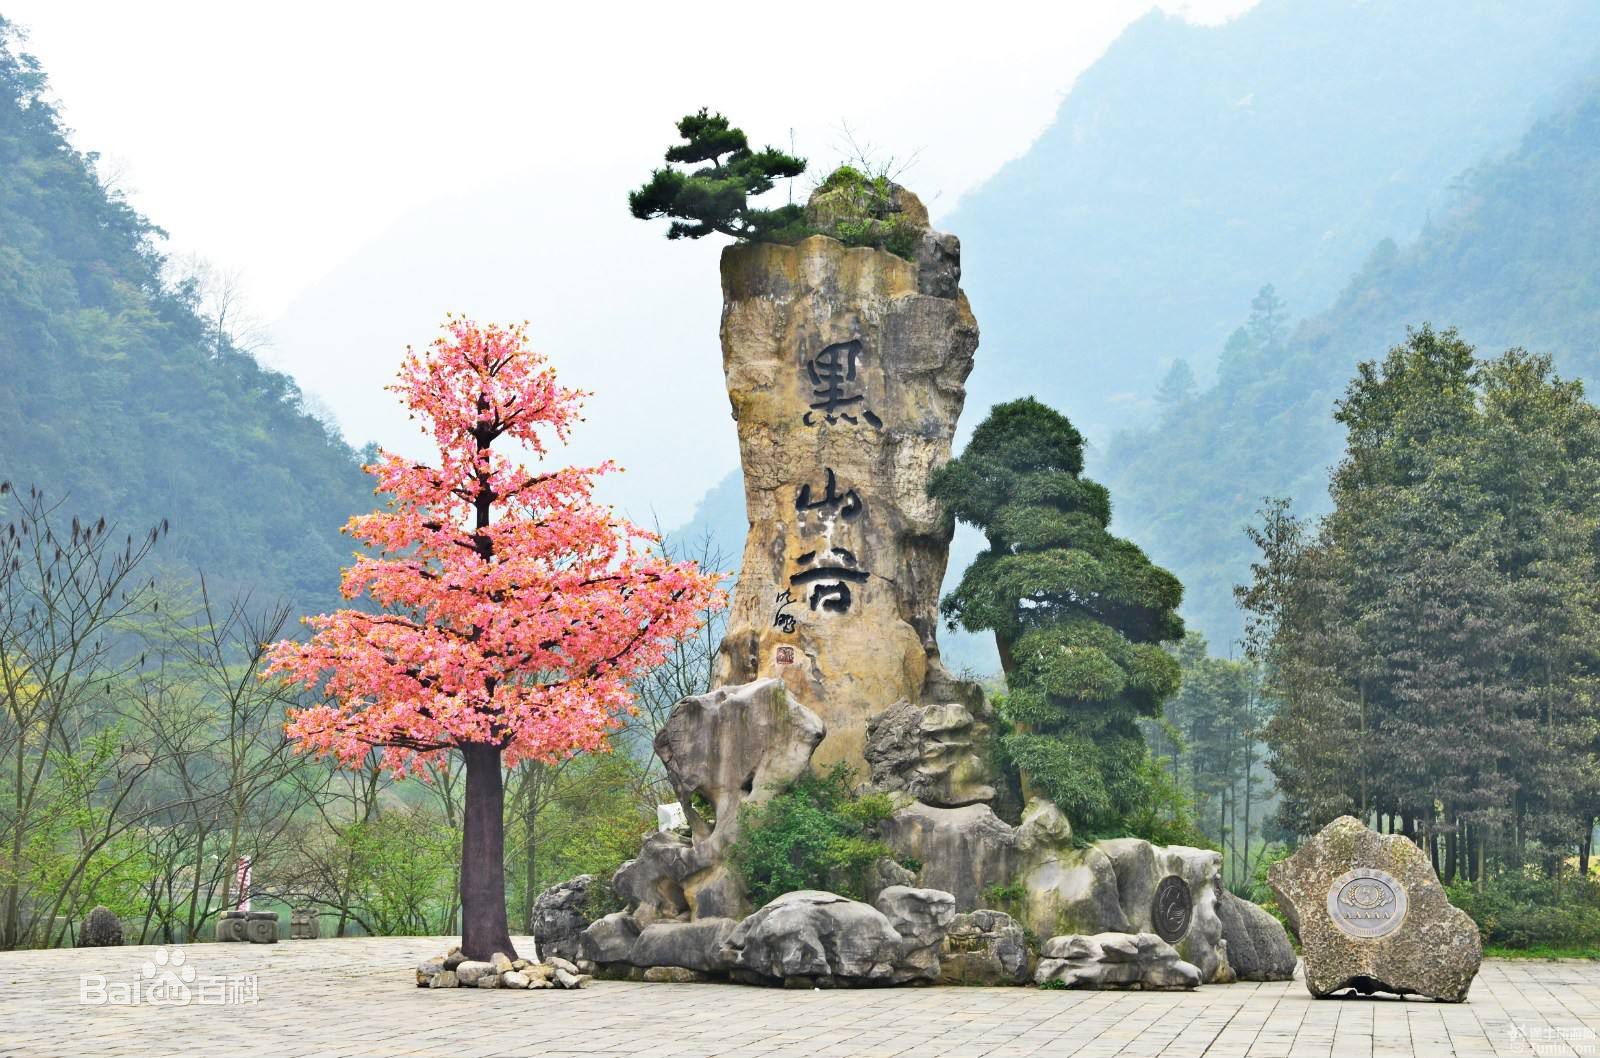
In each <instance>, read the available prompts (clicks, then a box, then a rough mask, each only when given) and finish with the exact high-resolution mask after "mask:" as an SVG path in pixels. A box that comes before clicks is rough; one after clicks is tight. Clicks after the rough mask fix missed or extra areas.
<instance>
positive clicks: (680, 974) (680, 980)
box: [644, 966, 711, 985]
mask: <svg viewBox="0 0 1600 1058" xmlns="http://www.w3.org/2000/svg"><path fill="white" fill-rule="evenodd" d="M644 979H645V980H646V981H652V982H657V983H660V984H669V985H689V984H699V983H701V982H703V981H709V980H711V978H710V977H709V976H708V975H706V974H703V973H701V972H700V971H699V970H691V969H689V968H688V967H687V966H652V967H650V968H649V969H647V970H646V971H645V972H644Z"/></svg>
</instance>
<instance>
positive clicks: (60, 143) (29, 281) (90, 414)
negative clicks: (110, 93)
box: [0, 20, 373, 612]
mask: <svg viewBox="0 0 1600 1058" xmlns="http://www.w3.org/2000/svg"><path fill="white" fill-rule="evenodd" d="M161 234H162V233H161V231H160V229H159V228H157V227H155V226H154V225H153V224H152V223H151V222H149V221H148V220H146V219H145V218H143V217H141V216H140V215H139V214H137V213H136V212H135V211H134V210H133V209H132V208H131V207H130V206H129V205H128V204H127V203H126V202H125V201H124V200H123V199H122V197H121V196H120V195H118V194H117V193H115V192H114V191H111V190H108V188H107V187H106V185H105V183H104V182H103V181H102V180H101V178H100V176H99V174H98V173H97V172H96V169H95V157H94V155H92V154H87V155H86V154H82V153H80V152H78V151H76V150H74V149H73V148H72V146H71V145H70V144H69V143H68V142H67V139H66V137H65V135H64V130H63V128H62V124H61V121H60V119H59V117H58V115H57V113H56V111H55V110H54V108H53V107H52V105H51V104H50V102H49V100H48V97H47V94H46V87H45V78H44V75H43V73H42V72H41V71H40V70H39V68H38V67H37V65H36V64H35V63H34V62H33V60H32V59H30V58H29V57H27V56H26V55H24V54H21V53H20V51H19V50H18V49H17V48H16V40H15V35H14V33H13V31H12V30H11V28H10V27H9V26H7V25H6V24H5V23H4V21H3V20H0V406H3V407H4V409H5V414H3V415H0V479H4V480H9V481H11V482H13V483H14V484H16V485H18V486H20V487H23V488H26V487H27V486H29V485H36V486H38V487H39V488H40V489H41V490H43V491H44V492H46V493H47V494H48V495H50V496H52V497H64V498H65V499H66V509H65V511H66V513H69V514H84V515H88V516H89V517H90V518H91V519H93V518H98V517H100V516H102V515H103V516H105V517H106V518H107V519H108V520H114V521H116V522H118V523H121V524H122V525H123V526H125V527H127V528H128V529H129V530H130V531H132V532H134V533H135V534H136V535H137V534H138V533H139V532H142V531H143V530H144V529H146V528H148V527H149V526H150V525H151V524H153V523H155V522H157V521H160V520H161V519H163V518H165V519H167V520H168V521H169V522H170V525H171V534H170V537H169V538H168V540H167V541H164V542H163V544H162V547H161V549H160V552H159V553H158V556H157V557H158V558H159V559H160V560H162V561H165V562H167V563H169V564H171V565H174V566H178V567H183V568H185V569H186V570H187V571H191V572H192V571H194V570H201V571H203V572H205V573H206V574H207V576H208V577H209V578H212V579H214V580H217V581H223V582H228V585H229V586H230V587H232V586H248V587H251V588H253V589H254V590H255V592H256V594H257V596H258V597H260V598H263V599H265V598H267V597H275V598H282V599H285V600H288V601H290V602H292V603H293V604H294V605H295V606H296V607H297V608H299V607H309V606H313V605H317V604H321V603H324V602H327V601H328V600H329V599H330V597H331V596H332V595H333V587H334V585H336V584H337V575H338V570H339V567H340V566H341V565H342V564H343V561H342V560H343V559H344V558H345V557H347V556H348V553H349V545H348V544H346V543H345V542H344V541H343V540H342V539H341V538H340V536H339V535H338V528H339V526H340V525H342V524H343V523H344V521H345V519H346V518H348V517H349V516H350V515H351V514H352V513H355V512H356V511H359V510H362V509H365V508H370V507H371V506H372V503H373V499H372V495H371V487H370V484H369V483H368V479H367V478H366V476H365V475H363V474H362V473H361V472H360V469H359V466H358V460H357V458H356V455H355V453H354V452H352V451H351V450H350V448H349V447H348V446H347V445H346V444H345V443H344V442H343V440H341V439H340V438H339V437H338V436H337V435H335V434H334V433H333V432H331V431H330V430H328V429H327V428H325V427H324V426H323V424H322V423H321V422H319V421H318V420H317V419H315V418H313V417H312V416H310V415H308V414H307V413H306V411H305V409H304V408H303V406H302V403H301V400H300V392H299V390H298V389H297V388H296V387H295V384H294V382H293V381H291V380H290V379H289V378H287V377H286V376H284V375H281V374H278V373H276V372H273V371H268V370H265V369H264V368H262V367H261V365H260V364H258V363H257V362H256V361H255V359H254V358H253V357H252V356H250V355H249V353H248V352H246V351H243V350H241V349H239V348H237V347H236V345H235V343H234V342H233V341H232V340H231V339H230V337H229V335H228V333H227V327H226V321H225V320H223V321H219V320H217V319H215V318H208V316H207V315H206V314H205V313H204V312H203V311H202V309H201V303H200V302H201V291H200V289H199V288H198V287H197V285H196V284H195V283H193V282H181V283H176V284H173V283H168V282H165V281H164V280H163V266H164V261H163V257H162V254H161V252H160V250H159V249H158V244H159V240H160V237H161ZM0 502H3V501H0ZM297 612H298V609H297Z"/></svg>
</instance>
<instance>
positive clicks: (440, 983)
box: [428, 970, 461, 988]
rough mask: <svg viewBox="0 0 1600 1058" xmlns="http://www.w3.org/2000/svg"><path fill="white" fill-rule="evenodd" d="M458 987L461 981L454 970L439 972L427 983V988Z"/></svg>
mask: <svg viewBox="0 0 1600 1058" xmlns="http://www.w3.org/2000/svg"><path fill="white" fill-rule="evenodd" d="M460 985H461V979H460V978H459V977H457V976H456V972H455V971H454V970H440V971H439V972H438V973H436V974H434V975H433V977H432V978H431V979H429V981H428V987H429V988H458V987H460Z"/></svg>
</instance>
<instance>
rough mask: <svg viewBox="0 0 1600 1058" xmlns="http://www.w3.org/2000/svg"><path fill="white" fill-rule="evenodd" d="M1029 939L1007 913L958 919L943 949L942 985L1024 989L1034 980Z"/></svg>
mask: <svg viewBox="0 0 1600 1058" xmlns="http://www.w3.org/2000/svg"><path fill="white" fill-rule="evenodd" d="M1033 967H1034V957H1033V952H1032V951H1031V950H1030V949H1029V948H1028V938H1027V934H1025V933H1024V932H1023V930H1022V927H1021V926H1019V925H1017V922H1016V920H1015V919H1013V918H1012V917H1011V916H1010V915H1008V914H1006V913H1005V912H1004V911H991V910H988V909H980V910H977V911H969V912H967V913H965V914H961V915H957V916H956V917H955V918H954V919H953V920H952V921H951V923H950V927H949V929H948V930H947V931H946V932H945V936H944V940H943V942H941V944H940V947H939V983H940V984H945V985H1020V984H1026V983H1027V982H1028V981H1030V980H1032V978H1033Z"/></svg>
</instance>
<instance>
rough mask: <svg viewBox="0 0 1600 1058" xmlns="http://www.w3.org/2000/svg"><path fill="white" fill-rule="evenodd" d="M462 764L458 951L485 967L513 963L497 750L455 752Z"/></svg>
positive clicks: (473, 747)
mask: <svg viewBox="0 0 1600 1058" xmlns="http://www.w3.org/2000/svg"><path fill="white" fill-rule="evenodd" d="M461 756H462V757H463V758H464V759H465V760H466V763H467V807H466V813H465V819H464V820H463V822H464V824H465V825H464V829H463V832H462V835H461V950H462V952H463V953H464V954H465V955H466V956H467V958H469V959H479V960H485V961H487V960H488V959H489V958H490V957H491V956H492V955H494V953H495V952H504V953H505V955H506V956H507V958H511V959H515V958H517V951H516V949H515V948H513V947H512V945H511V927H510V925H509V923H508V922H507V920H506V864H505V838H506V835H505V787H504V784H503V780H502V777H501V774H500V749H499V747H498V746H491V745H485V744H483V743H467V744H466V745H464V746H462V747H461Z"/></svg>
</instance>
